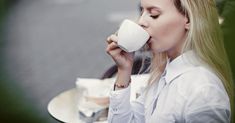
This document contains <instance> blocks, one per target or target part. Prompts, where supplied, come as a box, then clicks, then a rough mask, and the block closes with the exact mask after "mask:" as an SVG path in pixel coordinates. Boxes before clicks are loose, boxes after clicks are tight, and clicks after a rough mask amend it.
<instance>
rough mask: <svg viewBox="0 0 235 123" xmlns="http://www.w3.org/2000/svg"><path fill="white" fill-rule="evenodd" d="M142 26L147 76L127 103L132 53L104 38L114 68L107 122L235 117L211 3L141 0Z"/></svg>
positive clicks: (221, 121)
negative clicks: (148, 68)
mask: <svg viewBox="0 0 235 123" xmlns="http://www.w3.org/2000/svg"><path fill="white" fill-rule="evenodd" d="M141 8H142V14H141V16H140V18H139V21H138V23H139V25H141V26H142V27H143V28H144V29H145V30H146V31H147V32H148V33H149V34H150V36H151V38H150V39H149V41H148V43H147V45H148V46H149V48H150V50H151V53H152V56H153V57H152V61H151V77H150V79H149V85H148V87H147V88H146V90H145V91H144V92H143V93H142V94H141V96H139V97H138V98H137V100H136V101H135V102H131V103H130V101H129V100H130V86H129V84H130V82H131V79H130V75H131V70H132V66H133V56H134V53H127V52H124V51H122V50H121V49H120V48H119V47H118V46H117V43H116V42H117V36H116V35H111V36H110V37H108V39H107V42H108V46H107V48H106V51H107V53H108V54H109V55H110V56H111V57H112V59H113V60H114V61H115V63H116V65H117V66H118V73H117V79H116V82H115V85H114V90H113V91H112V92H111V94H110V108H109V116H108V121H109V123H229V122H232V121H231V120H232V118H233V114H234V107H233V105H234V93H233V80H232V74H231V70H230V66H229V62H228V59H227V55H226V52H225V49H224V45H223V38H222V35H221V32H220V27H219V22H218V15H217V10H216V7H215V1H214V0H141Z"/></svg>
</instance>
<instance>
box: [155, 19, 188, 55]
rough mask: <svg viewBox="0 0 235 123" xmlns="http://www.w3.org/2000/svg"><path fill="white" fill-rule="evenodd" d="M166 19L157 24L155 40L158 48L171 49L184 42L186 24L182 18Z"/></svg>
mask: <svg viewBox="0 0 235 123" xmlns="http://www.w3.org/2000/svg"><path fill="white" fill-rule="evenodd" d="M176 18H177V17H175V18H174V17H166V18H162V19H161V20H160V19H159V20H158V21H156V22H155V24H154V25H155V26H154V27H153V38H154V39H155V41H156V43H155V44H156V46H155V47H156V48H162V49H164V50H166V49H169V48H171V47H173V46H174V45H176V44H177V43H178V42H179V41H180V40H182V38H183V36H184V35H185V31H184V23H183V20H182V19H181V18H179V19H176Z"/></svg>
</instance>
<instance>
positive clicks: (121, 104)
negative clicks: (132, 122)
mask: <svg viewBox="0 0 235 123" xmlns="http://www.w3.org/2000/svg"><path fill="white" fill-rule="evenodd" d="M130 90H131V85H129V86H128V87H127V88H124V89H121V90H116V91H114V90H112V91H111V92H110V95H109V98H110V104H109V108H110V111H112V113H113V114H124V113H127V112H128V111H130V107H131V106H130Z"/></svg>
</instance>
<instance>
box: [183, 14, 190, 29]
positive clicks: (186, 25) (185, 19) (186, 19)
mask: <svg viewBox="0 0 235 123" xmlns="http://www.w3.org/2000/svg"><path fill="white" fill-rule="evenodd" d="M184 23H185V30H189V28H190V21H189V18H188V17H187V16H185V17H184Z"/></svg>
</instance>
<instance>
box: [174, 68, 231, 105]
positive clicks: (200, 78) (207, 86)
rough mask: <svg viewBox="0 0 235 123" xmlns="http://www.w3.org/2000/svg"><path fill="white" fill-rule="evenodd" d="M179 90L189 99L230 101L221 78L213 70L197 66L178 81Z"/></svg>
mask: <svg viewBox="0 0 235 123" xmlns="http://www.w3.org/2000/svg"><path fill="white" fill-rule="evenodd" d="M176 81H177V84H176V85H177V90H178V92H179V93H180V94H181V96H183V97H185V98H186V99H188V98H194V97H193V96H195V98H198V99H206V100H208V101H210V100H211V101H212V100H220V99H224V100H229V98H228V95H227V92H226V90H225V88H224V86H223V83H222V81H221V80H220V79H219V77H218V76H217V75H216V74H215V73H214V72H212V70H210V69H208V68H206V67H204V66H197V67H194V68H193V69H191V70H190V71H187V72H185V73H183V74H182V75H181V76H180V77H179V78H178V79H177V80H176Z"/></svg>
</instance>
